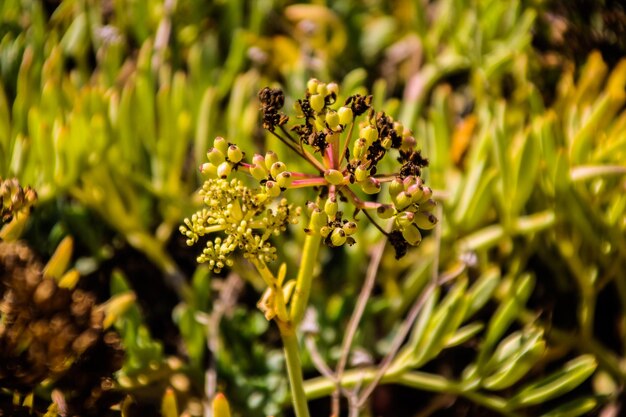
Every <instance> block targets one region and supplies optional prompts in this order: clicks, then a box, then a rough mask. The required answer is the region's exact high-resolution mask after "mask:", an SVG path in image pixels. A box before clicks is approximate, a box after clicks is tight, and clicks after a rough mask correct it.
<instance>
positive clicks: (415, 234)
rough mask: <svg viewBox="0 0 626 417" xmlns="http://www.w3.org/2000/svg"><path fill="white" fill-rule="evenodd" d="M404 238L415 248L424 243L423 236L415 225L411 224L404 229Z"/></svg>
mask: <svg viewBox="0 0 626 417" xmlns="http://www.w3.org/2000/svg"><path fill="white" fill-rule="evenodd" d="M402 237H403V238H404V240H406V241H407V242H408V243H409V245H413V246H417V245H419V244H420V242H421V241H422V234H421V233H420V231H419V229H418V228H417V227H415V225H413V224H410V225H408V226H407V227H405V228H404V229H402Z"/></svg>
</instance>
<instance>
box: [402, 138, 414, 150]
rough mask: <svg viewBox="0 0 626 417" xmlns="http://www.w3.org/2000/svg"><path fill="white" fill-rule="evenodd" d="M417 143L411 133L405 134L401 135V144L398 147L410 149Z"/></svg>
mask: <svg viewBox="0 0 626 417" xmlns="http://www.w3.org/2000/svg"><path fill="white" fill-rule="evenodd" d="M415 145H417V141H416V140H415V138H414V137H413V136H411V135H405V136H403V137H402V144H401V145H400V149H401V150H403V151H411V150H413V149H414V148H415Z"/></svg>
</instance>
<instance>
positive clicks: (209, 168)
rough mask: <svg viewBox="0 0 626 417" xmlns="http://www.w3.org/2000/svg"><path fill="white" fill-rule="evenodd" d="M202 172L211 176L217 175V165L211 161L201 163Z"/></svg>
mask: <svg viewBox="0 0 626 417" xmlns="http://www.w3.org/2000/svg"><path fill="white" fill-rule="evenodd" d="M200 172H202V173H203V174H205V175H208V176H210V177H214V176H216V175H217V167H216V166H215V165H213V164H212V163H210V162H205V163H204V164H202V165H200Z"/></svg>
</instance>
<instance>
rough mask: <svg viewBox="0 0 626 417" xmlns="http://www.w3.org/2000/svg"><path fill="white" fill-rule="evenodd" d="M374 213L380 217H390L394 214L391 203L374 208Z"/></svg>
mask: <svg viewBox="0 0 626 417" xmlns="http://www.w3.org/2000/svg"><path fill="white" fill-rule="evenodd" d="M376 214H378V217H380V218H381V219H390V218H391V217H392V216H393V215H394V214H395V210H394V209H393V207H392V206H391V205H388V204H385V205H383V206H379V207H378V208H377V209H376Z"/></svg>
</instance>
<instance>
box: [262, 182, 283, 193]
mask: <svg viewBox="0 0 626 417" xmlns="http://www.w3.org/2000/svg"><path fill="white" fill-rule="evenodd" d="M265 189H266V190H267V194H268V195H269V196H270V197H278V196H279V195H280V187H279V185H278V184H276V183H275V182H274V181H267V182H266V183H265Z"/></svg>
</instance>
